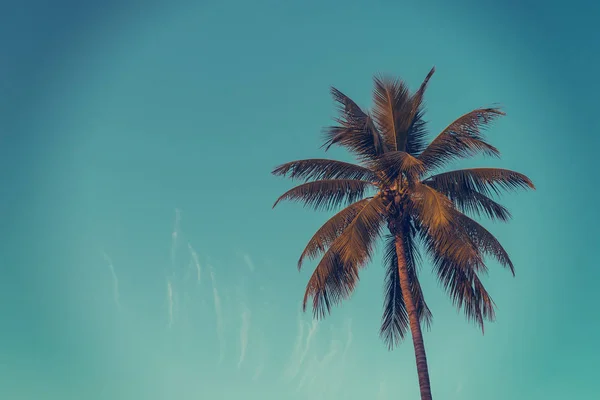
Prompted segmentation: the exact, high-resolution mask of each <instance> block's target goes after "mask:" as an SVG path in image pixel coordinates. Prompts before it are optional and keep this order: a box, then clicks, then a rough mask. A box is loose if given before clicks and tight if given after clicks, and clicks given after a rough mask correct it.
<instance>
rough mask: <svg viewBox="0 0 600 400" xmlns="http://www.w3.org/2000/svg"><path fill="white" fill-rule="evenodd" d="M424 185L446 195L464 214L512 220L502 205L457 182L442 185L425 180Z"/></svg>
mask: <svg viewBox="0 0 600 400" xmlns="http://www.w3.org/2000/svg"><path fill="white" fill-rule="evenodd" d="M423 184H425V185H427V186H430V187H432V188H434V189H435V190H437V191H438V192H440V193H442V194H444V195H446V197H448V198H449V199H450V201H452V202H453V203H454V205H455V206H456V208H458V209H459V210H460V211H461V212H463V213H471V214H473V215H477V216H481V215H482V214H484V215H486V216H487V217H489V218H491V219H497V220H499V221H504V222H506V221H508V220H509V219H510V218H511V214H510V211H508V209H507V208H506V207H504V206H503V205H502V204H500V203H497V202H496V201H494V200H492V199H490V198H489V197H487V196H485V195H483V194H481V193H479V192H477V191H475V190H472V189H469V188H466V187H464V186H461V185H459V184H458V183H457V182H451V181H448V182H446V183H444V184H440V182H439V181H436V180H425V181H423Z"/></svg>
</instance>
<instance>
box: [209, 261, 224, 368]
mask: <svg viewBox="0 0 600 400" xmlns="http://www.w3.org/2000/svg"><path fill="white" fill-rule="evenodd" d="M208 269H209V271H210V280H211V282H212V286H213V300H214V304H215V315H216V319H217V337H218V338H219V346H220V351H219V363H221V362H222V361H223V357H224V356H225V338H224V336H223V334H224V332H223V310H222V306H221V297H220V296H219V290H218V289H217V280H216V278H215V269H214V267H213V266H212V265H210V264H209V265H208Z"/></svg>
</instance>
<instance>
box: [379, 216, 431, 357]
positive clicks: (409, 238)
mask: <svg viewBox="0 0 600 400" xmlns="http://www.w3.org/2000/svg"><path fill="white" fill-rule="evenodd" d="M407 227H408V226H407ZM404 248H405V257H406V264H407V265H406V267H407V271H408V275H409V279H410V285H411V295H412V297H413V301H414V303H415V306H416V309H417V314H418V317H419V321H421V323H422V324H423V325H425V326H426V327H427V328H429V327H430V326H431V320H432V315H431V311H430V310H429V307H428V306H427V303H425V299H424V297H423V292H422V290H421V285H420V283H419V279H418V273H417V265H418V261H417V260H418V259H419V258H420V257H419V253H418V248H417V246H416V242H415V240H414V236H413V234H412V233H410V230H409V229H405V236H404ZM384 264H385V268H386V275H385V284H384V292H385V300H384V307H383V316H382V320H381V329H380V331H379V334H380V336H381V338H382V339H383V340H384V342H385V343H386V345H387V346H388V349H390V350H392V349H393V348H394V347H395V346H397V345H398V344H399V343H400V342H401V341H402V340H404V338H405V336H406V332H407V331H408V329H409V321H408V314H407V312H406V305H405V303H404V297H403V294H402V288H401V286H400V277H399V273H398V254H397V253H396V238H395V236H393V235H387V237H386V244H385V254H384Z"/></svg>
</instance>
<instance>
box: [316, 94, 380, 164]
mask: <svg viewBox="0 0 600 400" xmlns="http://www.w3.org/2000/svg"><path fill="white" fill-rule="evenodd" d="M331 94H332V96H333V98H334V100H335V101H336V103H337V104H338V105H339V113H340V117H339V118H337V119H336V122H337V123H338V125H336V126H332V127H329V128H326V129H325V130H324V137H325V143H324V144H323V146H324V147H325V150H328V149H329V148H330V147H331V146H333V145H334V144H337V145H340V146H343V147H346V148H347V149H348V150H350V151H351V152H352V153H354V154H355V155H357V156H358V157H359V158H360V159H361V160H368V159H372V158H374V157H377V156H379V155H380V154H383V153H384V152H385V151H386V150H387V148H386V145H385V141H384V140H383V138H382V137H381V134H380V132H379V131H378V130H377V127H376V126H375V123H374V121H373V119H372V118H371V116H370V115H369V114H368V113H366V112H364V111H363V110H361V109H360V107H359V106H358V105H357V104H356V103H355V102H354V101H353V100H352V99H350V98H349V97H348V96H346V95H345V94H344V93H342V92H341V91H339V90H337V89H336V88H333V87H332V88H331Z"/></svg>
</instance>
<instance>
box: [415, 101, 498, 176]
mask: <svg viewBox="0 0 600 400" xmlns="http://www.w3.org/2000/svg"><path fill="white" fill-rule="evenodd" d="M502 115H505V114H504V113H503V112H502V111H500V110H499V109H497V108H482V109H477V110H474V111H471V112H470V113H468V114H465V115H463V116H462V117H460V118H458V119H457V120H456V121H454V122H452V123H451V124H450V125H448V127H447V128H446V129H444V130H443V131H442V132H441V133H440V134H439V135H438V136H437V137H436V138H435V139H434V140H433V141H432V142H431V143H430V144H429V146H427V148H425V150H423V152H422V153H421V154H420V155H419V159H420V160H421V161H423V163H425V166H426V167H427V169H428V170H432V169H436V168H439V167H441V166H443V165H444V164H446V163H447V162H448V161H450V160H452V159H455V158H466V157H472V156H474V155H476V154H478V153H482V154H484V155H490V156H495V157H498V156H499V155H500V152H499V151H498V149H496V148H495V147H494V146H492V145H490V144H488V143H487V142H486V141H485V140H484V137H483V134H482V133H483V130H484V128H486V126H487V125H488V124H490V123H491V122H492V121H494V120H495V119H497V118H498V117H499V116H502Z"/></svg>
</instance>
